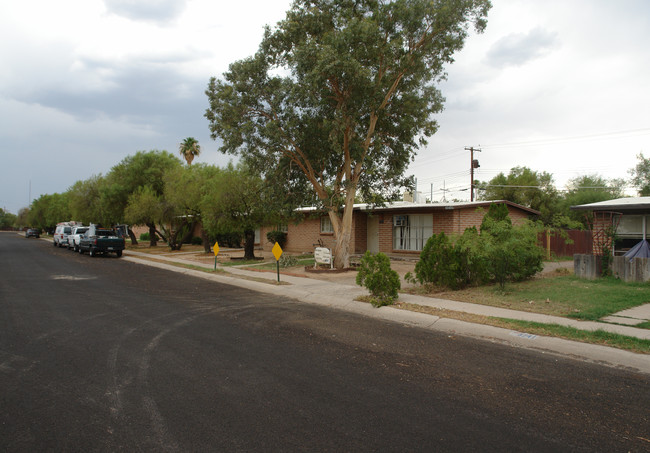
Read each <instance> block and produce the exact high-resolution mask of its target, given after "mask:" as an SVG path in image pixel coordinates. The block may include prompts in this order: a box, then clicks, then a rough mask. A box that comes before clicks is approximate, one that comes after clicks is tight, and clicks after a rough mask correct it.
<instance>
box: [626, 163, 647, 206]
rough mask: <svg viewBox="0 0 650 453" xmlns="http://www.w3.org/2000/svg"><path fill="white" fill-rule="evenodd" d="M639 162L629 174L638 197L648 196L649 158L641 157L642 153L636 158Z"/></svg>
mask: <svg viewBox="0 0 650 453" xmlns="http://www.w3.org/2000/svg"><path fill="white" fill-rule="evenodd" d="M637 158H638V159H639V162H638V163H637V164H636V167H634V168H632V169H631V170H630V171H629V173H630V176H632V185H634V187H636V188H637V189H638V190H639V196H642V197H647V196H650V158H646V157H643V153H641V154H639V155H638V156H637Z"/></svg>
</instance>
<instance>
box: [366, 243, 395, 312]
mask: <svg viewBox="0 0 650 453" xmlns="http://www.w3.org/2000/svg"><path fill="white" fill-rule="evenodd" d="M357 285H359V286H364V287H365V288H366V289H368V291H370V294H371V296H372V298H373V300H372V305H373V306H375V307H381V306H383V305H391V304H393V303H394V302H395V301H396V300H397V292H398V291H399V289H400V287H401V284H400V280H399V275H398V274H397V272H395V271H394V270H392V269H391V268H390V259H389V258H388V257H387V256H386V255H385V254H383V253H377V254H376V255H374V254H372V253H370V252H366V253H365V254H364V255H363V257H362V258H361V265H360V266H359V272H358V274H357Z"/></svg>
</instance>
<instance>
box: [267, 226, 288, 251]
mask: <svg viewBox="0 0 650 453" xmlns="http://www.w3.org/2000/svg"><path fill="white" fill-rule="evenodd" d="M266 239H268V241H269V242H270V243H271V244H275V243H276V242H277V243H278V244H279V245H280V247H281V248H283V249H284V246H285V245H286V244H287V233H285V232H284V231H277V230H274V231H269V232H268V233H266Z"/></svg>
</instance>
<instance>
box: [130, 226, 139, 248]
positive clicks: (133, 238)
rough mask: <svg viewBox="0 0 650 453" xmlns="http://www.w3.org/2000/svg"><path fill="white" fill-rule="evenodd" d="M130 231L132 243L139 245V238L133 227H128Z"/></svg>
mask: <svg viewBox="0 0 650 453" xmlns="http://www.w3.org/2000/svg"><path fill="white" fill-rule="evenodd" d="M127 231H128V232H129V238H130V239H131V245H138V239H137V238H136V237H135V233H134V232H133V230H132V229H131V228H127Z"/></svg>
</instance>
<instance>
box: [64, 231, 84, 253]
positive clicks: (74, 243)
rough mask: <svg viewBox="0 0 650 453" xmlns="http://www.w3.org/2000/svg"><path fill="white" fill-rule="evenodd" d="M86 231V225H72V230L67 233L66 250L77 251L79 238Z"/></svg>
mask: <svg viewBox="0 0 650 453" xmlns="http://www.w3.org/2000/svg"><path fill="white" fill-rule="evenodd" d="M86 231H88V227H87V226H83V225H79V226H75V227H72V231H71V232H70V234H69V235H68V250H74V251H75V252H78V251H79V239H80V238H81V235H82V234H84V233H85V232H86Z"/></svg>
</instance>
